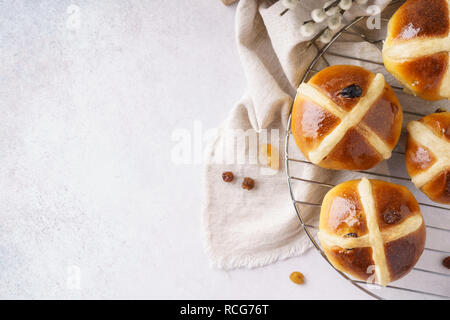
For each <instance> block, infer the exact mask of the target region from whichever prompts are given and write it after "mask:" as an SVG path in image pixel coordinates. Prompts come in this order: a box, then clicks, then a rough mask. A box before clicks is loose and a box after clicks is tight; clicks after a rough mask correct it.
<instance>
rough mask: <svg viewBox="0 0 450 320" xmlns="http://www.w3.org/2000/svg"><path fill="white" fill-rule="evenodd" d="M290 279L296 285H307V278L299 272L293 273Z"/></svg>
mask: <svg viewBox="0 0 450 320" xmlns="http://www.w3.org/2000/svg"><path fill="white" fill-rule="evenodd" d="M289 279H291V281H292V282H293V283H296V284H303V283H305V276H304V275H303V273H301V272H298V271H295V272H292V273H291V275H290V276H289Z"/></svg>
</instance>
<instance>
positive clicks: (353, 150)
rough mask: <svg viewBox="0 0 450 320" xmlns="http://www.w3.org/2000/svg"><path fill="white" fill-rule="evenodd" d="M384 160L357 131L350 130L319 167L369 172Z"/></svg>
mask: <svg viewBox="0 0 450 320" xmlns="http://www.w3.org/2000/svg"><path fill="white" fill-rule="evenodd" d="M382 160H383V158H382V156H381V155H380V154H379V153H378V152H377V151H376V150H374V148H373V147H372V146H371V145H370V144H369V143H368V142H367V140H366V139H365V138H364V137H363V136H362V135H361V134H360V133H359V132H358V131H357V130H356V129H350V130H349V131H347V134H346V135H345V136H344V138H343V139H342V140H341V141H340V142H339V143H338V144H337V145H336V147H335V148H334V149H333V150H332V151H331V152H330V154H329V155H328V156H326V157H325V159H323V160H322V162H320V164H319V166H321V167H323V168H328V169H335V170H367V169H370V168H373V167H375V166H376V165H377V164H378V163H379V162H380V161H382Z"/></svg>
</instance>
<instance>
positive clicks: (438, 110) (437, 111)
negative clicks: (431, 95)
mask: <svg viewBox="0 0 450 320" xmlns="http://www.w3.org/2000/svg"><path fill="white" fill-rule="evenodd" d="M443 112H447V110H445V109H444V108H439V109H437V110H436V111H435V112H434V113H443Z"/></svg>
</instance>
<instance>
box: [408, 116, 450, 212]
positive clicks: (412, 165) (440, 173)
mask: <svg viewBox="0 0 450 320" xmlns="http://www.w3.org/2000/svg"><path fill="white" fill-rule="evenodd" d="M407 129H408V133H409V136H408V142H407V146H406V168H407V169H408V173H409V175H410V176H411V178H412V181H413V182H414V184H415V185H416V187H417V188H419V189H421V190H422V191H423V192H424V193H425V194H426V195H427V196H428V197H429V198H430V199H431V200H433V201H436V202H440V203H444V204H450V112H442V113H434V114H430V115H428V116H426V117H425V118H422V119H420V120H419V121H411V122H410V123H409V124H408V126H407Z"/></svg>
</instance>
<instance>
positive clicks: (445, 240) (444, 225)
mask: <svg viewBox="0 0 450 320" xmlns="http://www.w3.org/2000/svg"><path fill="white" fill-rule="evenodd" d="M402 2H404V1H393V2H392V3H391V4H390V6H389V7H390V8H391V9H394V8H395V7H396V6H398V5H399V4H400V3H402ZM389 7H388V8H387V9H386V11H389V10H388V9H389ZM366 19H367V18H365V17H359V18H356V19H355V20H354V21H352V22H351V23H349V24H348V25H347V26H346V27H344V28H343V29H342V30H341V31H340V32H339V33H338V34H336V35H335V36H334V38H333V39H332V41H331V42H330V43H328V44H327V45H325V46H323V47H320V44H319V43H318V37H316V38H313V39H312V40H311V42H310V44H309V45H310V46H314V47H315V48H316V49H317V52H318V53H317V56H316V57H315V58H314V60H313V61H312V63H311V65H310V66H309V67H308V69H307V71H306V74H305V75H304V77H303V79H302V82H307V81H308V80H309V79H310V78H311V76H313V75H314V74H315V73H317V72H319V71H320V70H321V69H323V68H325V67H327V66H330V65H331V63H330V62H329V61H330V60H333V59H334V60H335V59H339V64H355V63H357V64H360V65H361V64H364V67H366V68H368V69H371V68H370V66H371V65H373V67H374V68H373V69H375V70H377V71H378V70H379V69H380V68H382V69H383V71H385V70H384V67H383V63H382V62H381V61H382V60H381V58H380V59H379V60H378V59H373V58H367V59H366V58H365V57H355V56H350V55H346V54H345V53H342V52H341V51H338V52H337V51H336V50H333V48H334V46H335V44H336V43H337V42H336V41H337V40H338V39H339V38H341V37H343V36H345V37H346V40H347V38H348V37H349V36H350V38H351V37H356V41H359V42H368V43H370V44H372V45H376V46H377V47H378V48H381V46H382V40H371V39H369V38H368V36H367V35H365V34H363V33H361V30H362V29H363V27H362V23H364V22H365V20H366ZM381 21H382V25H383V28H382V29H386V25H387V22H388V17H386V18H382V19H381ZM384 35H385V32H384ZM383 38H384V37H383ZM353 41H355V38H354V40H353ZM386 80H387V81H388V82H389V83H390V85H391V87H392V88H393V89H394V90H395V91H396V93H397V96H398V97H399V100H400V102H401V104H402V107H403V113H404V118H405V119H404V122H405V123H404V125H405V124H406V123H408V122H409V121H411V120H417V119H419V118H421V117H423V116H425V115H426V112H424V111H423V109H426V110H427V113H431V112H433V111H434V110H433V109H432V108H433V107H434V105H429V106H427V104H428V103H427V102H424V101H423V102H421V103H422V104H423V105H424V106H423V108H421V109H422V110H421V109H419V110H417V108H416V109H412V110H411V109H409V106H410V105H411V103H408V101H415V105H417V100H414V99H418V98H415V97H412V96H411V95H409V94H407V93H406V92H405V91H404V90H403V87H402V86H401V85H400V84H399V83H398V82H397V81H395V80H394V79H393V78H392V77H390V78H389V77H386ZM440 106H444V107H448V106H449V101H445V102H442V101H441V102H440ZM430 108H431V109H430ZM436 109H437V107H436ZM291 111H292V110H291ZM291 116H292V115H291ZM291 116H290V117H289V122H288V126H287V131H286V140H285V166H286V167H285V169H286V174H287V182H288V185H289V190H290V194H291V198H292V202H293V204H294V208H295V210H296V212H297V215H298V218H299V219H300V223H301V226H302V228H303V229H304V230H305V232H306V234H307V235H308V237H309V239H310V240H311V241H312V243H313V244H314V246H315V248H316V249H317V250H318V251H319V253H320V254H321V255H322V256H323V258H324V259H326V260H327V261H328V259H327V257H326V255H325V253H324V252H323V250H322V248H321V247H320V244H319V241H318V238H317V233H318V217H319V212H320V207H321V199H322V198H323V195H324V194H325V193H326V191H328V190H329V189H331V188H332V187H334V186H335V185H336V184H338V183H341V182H344V180H339V176H338V177H333V179H330V178H329V177H330V174H329V173H330V171H328V170H325V169H321V168H318V167H315V168H314V170H317V171H321V170H322V171H324V172H323V173H320V172H319V173H318V174H316V175H315V177H314V178H307V177H305V174H304V173H305V171H307V170H309V169H312V168H306V167H308V166H314V165H313V164H312V163H311V162H309V161H307V160H306V159H305V158H304V157H303V156H302V155H301V153H299V151H298V147H297V146H296V144H295V141H294V138H293V136H292V132H291V129H290V128H291ZM405 142H406V130H405V129H404V128H403V130H402V136H401V138H400V142H399V144H398V145H397V147H396V148H395V149H394V151H393V155H392V158H391V159H389V160H387V161H386V162H385V163H384V165H382V166H381V167H382V168H380V165H379V166H377V167H376V168H374V169H371V170H368V171H359V172H356V173H353V174H356V175H355V178H356V177H358V178H361V177H363V176H366V177H369V178H375V179H384V180H388V181H391V182H394V183H397V184H401V185H404V186H406V187H408V189H409V190H411V191H412V192H413V193H414V195H415V196H416V198H417V199H418V201H419V204H420V206H421V211H422V214H423V215H424V219H425V223H426V227H427V242H426V245H425V250H424V253H423V254H422V256H421V258H420V260H419V262H418V263H417V265H416V266H415V267H414V269H413V270H412V271H411V272H410V273H409V274H408V275H407V276H405V277H404V278H402V279H400V280H397V281H395V282H392V283H391V284H390V285H389V286H387V287H381V286H378V285H376V284H368V283H366V282H364V281H361V280H358V279H354V278H352V277H351V276H349V275H347V274H344V273H342V272H340V271H339V270H337V269H336V268H334V266H333V265H332V264H331V263H330V262H329V261H328V263H329V264H330V265H331V266H332V267H333V268H334V269H335V270H336V271H337V272H338V273H339V274H340V275H341V276H342V277H344V278H345V279H347V280H348V281H350V282H351V283H352V284H353V285H355V286H356V287H358V288H359V289H361V290H362V291H364V292H366V293H367V294H369V295H370V296H372V297H373V298H376V299H450V272H449V270H448V269H446V268H445V267H444V266H443V265H442V260H443V259H444V258H445V257H447V256H449V255H450V206H445V205H437V204H436V203H433V202H431V201H430V200H429V199H428V198H427V197H426V196H424V195H423V194H422V193H421V192H420V191H419V190H417V188H416V187H415V186H414V185H413V184H412V182H411V180H410V179H409V177H408V174H407V172H406V169H405V162H404V161H405ZM305 166H306V167H305ZM336 175H338V174H337V173H336ZM347 177H348V176H347ZM330 180H332V181H330ZM297 184H308V185H310V187H313V188H314V190H315V191H314V192H315V193H316V194H317V195H318V199H316V201H311V200H310V199H306V200H305V199H302V198H301V196H302V195H301V194H300V195H299V194H297V192H296V191H295V189H296V185H297ZM321 189H322V190H321ZM303 196H304V195H303ZM316 198H317V197H316ZM305 212H307V213H308V214H305ZM311 212H313V213H314V214H311ZM311 216H312V218H311Z"/></svg>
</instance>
